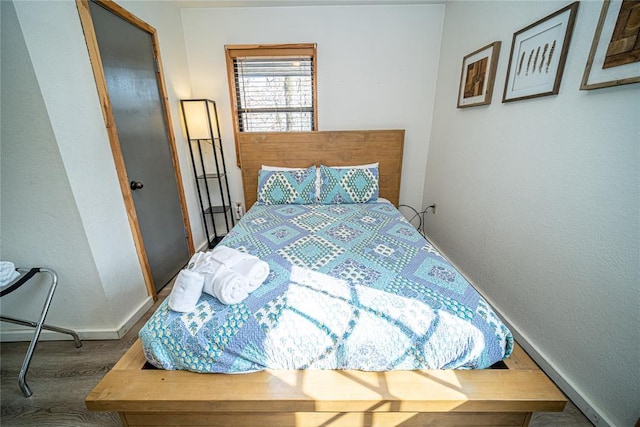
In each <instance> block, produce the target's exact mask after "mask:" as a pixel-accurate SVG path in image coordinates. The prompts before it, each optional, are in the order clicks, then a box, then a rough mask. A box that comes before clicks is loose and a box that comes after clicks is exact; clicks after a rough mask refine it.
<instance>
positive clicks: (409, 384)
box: [86, 130, 566, 427]
mask: <svg viewBox="0 0 640 427" xmlns="http://www.w3.org/2000/svg"><path fill="white" fill-rule="evenodd" d="M403 140H404V131H402V130H400V131H344V132H308V133H307V132H305V133H287V134H282V133H275V134H274V133H270V134H243V135H241V137H240V141H239V142H240V150H241V162H242V163H241V164H242V167H243V168H242V169H243V183H244V186H245V203H246V206H251V205H252V204H253V203H254V202H255V199H256V188H257V170H258V169H259V168H260V166H261V165H262V164H266V165H270V166H290V167H306V166H310V165H311V164H319V163H323V164H326V165H328V166H334V165H336V166H337V165H356V164H364V163H372V162H376V161H379V162H380V175H381V177H380V183H381V184H380V196H381V197H385V198H387V199H389V200H390V201H392V202H393V203H394V204H395V205H397V204H398V196H399V189H400V173H401V167H402V145H403ZM314 159H315V160H314ZM501 368H502V369H485V370H416V371H390V372H361V371H353V370H333V371H327V370H324V371H323V370H302V371H271V370H270V371H262V372H256V373H251V374H239V375H226V374H198V373H193V372H186V371H165V370H159V369H149V365H148V364H147V363H146V360H145V357H144V354H143V351H142V345H141V343H140V341H139V340H138V341H136V342H135V344H134V345H133V346H132V347H131V348H130V349H129V351H128V352H127V353H126V354H125V355H124V356H123V357H122V358H121V359H120V361H118V363H117V364H116V365H115V366H114V367H113V369H111V371H109V372H108V373H107V375H106V376H105V377H104V378H103V379H102V381H101V382H100V383H99V384H98V385H97V386H96V387H95V388H94V389H93V391H92V392H91V393H90V394H89V395H88V396H87V398H86V405H87V408H88V409H90V410H92V411H112V412H118V413H119V415H120V419H121V421H122V423H123V425H125V426H152V425H158V426H160V425H165V426H166V425H201V426H252V427H257V426H278V427H284V426H305V427H306V426H349V427H352V426H391V425H393V426H398V425H401V426H431V425H438V426H470V425H474V426H481V425H485V426H498V425H499V426H526V425H528V423H529V420H530V419H531V415H532V413H533V412H552V411H562V410H563V408H564V406H565V404H566V398H565V397H564V395H563V394H562V393H561V392H560V390H558V388H557V387H556V386H555V385H554V384H553V382H551V380H550V379H549V378H548V377H547V376H546V375H545V374H544V372H542V371H541V370H540V368H539V367H538V366H537V365H536V364H535V363H534V362H533V361H532V360H531V358H529V356H528V355H527V354H526V353H525V352H524V351H523V350H522V348H520V346H519V345H517V344H516V346H515V349H514V352H513V354H512V355H511V356H510V357H509V358H508V359H506V360H505V361H504V364H503V366H501Z"/></svg>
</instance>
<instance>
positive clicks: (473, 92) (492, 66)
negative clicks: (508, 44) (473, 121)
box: [458, 41, 502, 108]
mask: <svg viewBox="0 0 640 427" xmlns="http://www.w3.org/2000/svg"><path fill="white" fill-rule="evenodd" d="M501 45H502V43H501V42H499V41H498V42H493V43H491V44H489V45H487V46H485V47H483V48H480V49H478V50H476V51H475V52H472V53H470V54H469V55H467V56H465V57H464V58H463V59H462V73H461V74H460V88H459V89H458V108H465V107H475V106H476V105H487V104H491V97H492V95H493V83H494V81H495V79H496V68H497V67H498V57H499V56H500V46H501Z"/></svg>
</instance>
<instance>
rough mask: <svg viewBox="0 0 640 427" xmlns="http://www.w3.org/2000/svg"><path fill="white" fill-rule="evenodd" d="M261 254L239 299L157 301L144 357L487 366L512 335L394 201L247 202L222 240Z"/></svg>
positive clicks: (236, 363) (189, 365) (291, 365)
mask: <svg viewBox="0 0 640 427" xmlns="http://www.w3.org/2000/svg"><path fill="white" fill-rule="evenodd" d="M221 244H223V245H226V246H229V247H233V248H237V249H239V250H242V251H245V252H248V253H250V254H253V255H256V256H258V257H259V258H261V259H263V260H265V261H267V262H268V263H269V266H270V268H271V273H270V275H269V277H268V278H267V280H266V281H265V282H264V283H263V284H262V285H261V286H260V287H259V288H258V289H257V290H256V291H255V292H253V293H252V294H251V295H249V297H248V298H247V299H245V300H244V301H243V302H241V303H239V304H234V305H224V304H222V303H220V302H219V301H218V300H217V299H216V298H214V297H212V296H210V295H207V294H203V295H202V297H201V298H200V300H199V302H198V304H197V307H196V309H195V311H193V312H190V313H178V312H174V311H172V310H170V309H169V306H168V304H167V301H166V300H165V301H164V302H163V303H162V305H161V306H160V307H159V308H158V310H157V311H156V312H155V314H154V315H153V316H152V317H151V318H150V319H149V321H148V322H147V324H146V325H145V326H144V327H143V328H142V329H141V331H140V338H141V341H142V345H143V348H144V353H145V356H146V358H147V360H148V361H149V362H150V363H151V364H153V365H154V366H156V367H158V368H163V369H184V370H190V371H195V372H224V373H235V372H249V371H256V370H263V369H359V370H365V371H389V370H413V369H475V368H486V367H489V366H490V365H492V364H494V363H495V362H497V361H500V360H502V359H504V358H506V357H507V356H509V355H510V354H511V351H512V348H513V336H512V335H511V332H510V331H509V330H508V329H507V327H506V326H505V325H504V324H503V323H502V322H501V321H500V319H499V318H498V316H496V314H495V313H494V311H493V310H492V309H491V308H490V307H489V305H488V304H487V302H486V301H485V300H484V299H483V298H482V297H481V296H480V295H479V294H478V293H477V292H476V290H475V289H474V288H473V287H472V286H471V285H470V284H469V283H468V282H467V281H466V280H465V279H464V277H462V275H461V274H460V273H459V272H458V271H457V270H456V269H455V268H454V267H453V266H452V265H451V264H450V263H449V262H447V260H445V259H444V258H443V257H442V256H441V255H440V254H439V253H438V251H436V250H435V248H434V247H433V246H432V245H431V244H430V243H429V242H428V241H427V240H425V239H424V237H422V236H421V235H420V234H419V233H418V232H417V231H416V230H415V229H414V228H413V227H412V226H411V224H409V223H408V222H407V221H406V220H405V219H404V217H403V216H402V215H401V214H400V212H399V211H398V210H397V209H396V208H395V207H394V206H393V205H392V204H390V203H388V202H386V201H379V202H378V203H366V204H340V205H254V206H253V207H252V208H251V209H250V210H249V211H248V212H247V214H246V215H245V216H244V217H243V218H242V220H241V221H240V222H239V223H238V224H237V225H236V226H235V227H234V228H233V229H232V230H231V232H230V233H229V234H228V235H227V236H226V237H225V239H224V240H223V241H222V243H221Z"/></svg>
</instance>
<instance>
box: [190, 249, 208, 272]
mask: <svg viewBox="0 0 640 427" xmlns="http://www.w3.org/2000/svg"><path fill="white" fill-rule="evenodd" d="M206 257H207V254H206V253H205V252H196V253H195V254H193V256H192V257H191V259H190V260H189V262H188V263H187V269H188V270H191V271H197V270H198V267H199V266H200V265H201V264H202V262H203V261H204V259H205V258H206Z"/></svg>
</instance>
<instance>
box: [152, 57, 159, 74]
mask: <svg viewBox="0 0 640 427" xmlns="http://www.w3.org/2000/svg"><path fill="white" fill-rule="evenodd" d="M153 64H154V66H155V67H156V73H159V72H160V64H158V58H156V57H155V56H154V57H153Z"/></svg>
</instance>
